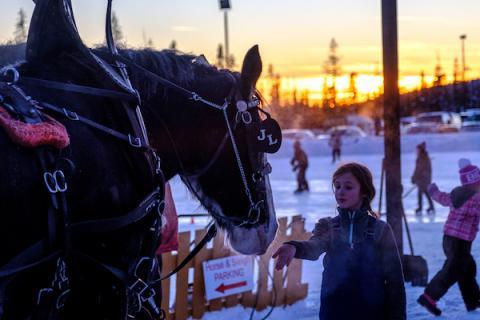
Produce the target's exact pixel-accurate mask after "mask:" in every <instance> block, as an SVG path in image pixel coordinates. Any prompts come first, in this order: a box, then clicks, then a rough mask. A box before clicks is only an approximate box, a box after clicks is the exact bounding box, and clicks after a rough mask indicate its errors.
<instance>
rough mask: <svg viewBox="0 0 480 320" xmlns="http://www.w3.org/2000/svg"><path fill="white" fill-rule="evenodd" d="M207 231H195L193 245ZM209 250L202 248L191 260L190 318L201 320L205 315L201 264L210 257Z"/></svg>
mask: <svg viewBox="0 0 480 320" xmlns="http://www.w3.org/2000/svg"><path fill="white" fill-rule="evenodd" d="M206 232H207V230H205V229H200V230H196V231H195V243H196V244H198V243H199V242H200V240H201V239H202V238H203V236H204V235H205V233H206ZM209 251H210V249H207V247H206V246H205V247H203V249H202V250H200V252H198V253H197V255H196V256H195V258H194V260H193V265H194V274H193V298H192V318H194V319H201V318H202V317H203V315H204V314H205V310H206V303H207V301H206V300H205V283H204V281H203V267H202V263H203V262H204V261H206V260H207V257H208V256H209V255H211V253H210V252H209Z"/></svg>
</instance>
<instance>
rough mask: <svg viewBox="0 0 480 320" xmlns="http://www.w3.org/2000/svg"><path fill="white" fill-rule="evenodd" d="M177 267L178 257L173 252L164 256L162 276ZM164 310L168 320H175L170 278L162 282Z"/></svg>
mask: <svg viewBox="0 0 480 320" xmlns="http://www.w3.org/2000/svg"><path fill="white" fill-rule="evenodd" d="M176 265H177V256H176V255H172V253H171V252H168V253H164V254H162V276H164V275H166V274H168V273H169V272H170V271H171V270H173V268H174V267H175V266H176ZM161 306H162V309H163V310H164V311H165V314H166V316H167V320H173V314H171V313H170V278H167V279H165V280H163V281H162V304H161Z"/></svg>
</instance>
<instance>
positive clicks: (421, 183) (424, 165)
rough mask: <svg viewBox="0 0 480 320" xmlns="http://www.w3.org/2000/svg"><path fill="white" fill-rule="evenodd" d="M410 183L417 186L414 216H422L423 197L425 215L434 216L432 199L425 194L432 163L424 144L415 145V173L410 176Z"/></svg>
mask: <svg viewBox="0 0 480 320" xmlns="http://www.w3.org/2000/svg"><path fill="white" fill-rule="evenodd" d="M412 183H413V184H415V185H417V188H418V206H417V209H415V214H416V215H417V216H421V215H422V205H423V195H425V196H426V197H427V200H428V209H427V213H428V214H434V213H435V207H434V205H433V201H432V198H430V195H429V194H428V192H427V187H428V185H429V184H430V183H432V162H431V161H430V157H429V156H428V152H427V148H426V143H425V142H422V143H420V144H419V145H417V160H416V163H415V171H414V172H413V176H412Z"/></svg>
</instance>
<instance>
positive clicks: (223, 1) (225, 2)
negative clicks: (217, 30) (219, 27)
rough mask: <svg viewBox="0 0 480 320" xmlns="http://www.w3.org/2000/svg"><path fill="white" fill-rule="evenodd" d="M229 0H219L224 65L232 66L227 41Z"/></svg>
mask: <svg viewBox="0 0 480 320" xmlns="http://www.w3.org/2000/svg"><path fill="white" fill-rule="evenodd" d="M231 8H232V7H231V6H230V0H220V10H223V27H224V33H225V67H226V68H230V67H232V63H231V62H232V61H231V58H230V50H229V49H230V48H229V43H228V10H229V9H231Z"/></svg>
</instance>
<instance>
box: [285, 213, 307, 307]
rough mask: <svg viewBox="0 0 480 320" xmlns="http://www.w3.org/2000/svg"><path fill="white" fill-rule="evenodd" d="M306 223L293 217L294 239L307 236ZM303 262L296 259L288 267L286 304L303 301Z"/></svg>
mask: <svg viewBox="0 0 480 320" xmlns="http://www.w3.org/2000/svg"><path fill="white" fill-rule="evenodd" d="M305 233H306V232H305V222H304V220H303V219H302V218H301V216H294V217H292V234H291V238H292V239H299V240H301V239H302V238H304V237H305V236H306V235H305ZM301 281H302V261H301V260H298V259H294V260H293V261H292V262H291V263H290V266H289V267H288V274H287V298H286V303H287V304H292V303H294V302H296V301H298V300H301V299H302V295H303V290H302V286H301Z"/></svg>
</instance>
